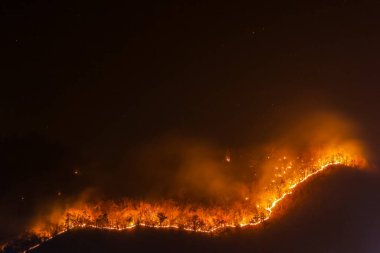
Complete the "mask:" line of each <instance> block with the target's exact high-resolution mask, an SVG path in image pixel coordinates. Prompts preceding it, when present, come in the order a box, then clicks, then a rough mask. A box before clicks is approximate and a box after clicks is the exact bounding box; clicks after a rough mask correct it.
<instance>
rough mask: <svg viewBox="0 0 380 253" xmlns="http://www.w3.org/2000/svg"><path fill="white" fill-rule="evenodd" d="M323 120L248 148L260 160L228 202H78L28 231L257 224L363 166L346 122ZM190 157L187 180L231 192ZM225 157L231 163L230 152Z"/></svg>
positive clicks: (48, 234)
mask: <svg viewBox="0 0 380 253" xmlns="http://www.w3.org/2000/svg"><path fill="white" fill-rule="evenodd" d="M324 118H326V117H324ZM323 122H324V121H323ZM327 122H328V123H325V124H318V123H316V122H314V121H313V122H312V123H313V124H301V125H302V127H300V129H297V130H296V131H294V133H292V132H291V133H290V134H288V135H287V136H286V137H283V138H280V141H277V142H274V143H271V144H270V145H268V146H265V147H264V148H262V150H259V151H258V152H256V151H255V152H253V153H255V155H256V156H258V157H259V158H258V159H256V160H255V159H253V160H252V161H250V162H251V164H249V165H248V166H247V168H249V169H250V170H251V171H243V172H247V173H249V174H250V175H251V178H248V176H247V178H248V179H249V180H252V181H251V182H245V183H241V184H239V185H237V187H235V188H236V189H238V190H237V191H238V192H239V193H238V194H236V196H235V197H234V198H231V200H229V201H225V202H223V201H222V202H220V203H218V202H217V203H216V204H214V203H213V204H211V205H206V204H196V203H194V202H190V203H189V202H188V200H187V201H173V200H161V201H145V200H140V201H138V200H130V199H123V200H119V201H116V202H115V201H88V200H78V201H76V202H74V203H70V204H67V205H66V206H65V207H64V208H62V207H61V208H57V209H55V210H53V211H52V212H50V213H45V214H43V215H42V217H40V218H39V219H37V220H35V222H34V224H32V226H30V229H29V232H30V233H31V234H33V235H36V236H37V237H39V238H40V239H41V241H45V240H49V239H51V238H53V237H55V236H56V235H58V234H61V233H64V232H65V231H68V230H71V229H76V228H98V229H107V230H129V229H133V228H135V227H151V228H160V229H180V230H185V231H194V232H203V233H215V232H219V231H222V230H223V229H226V228H236V227H247V226H252V227H253V226H259V225H260V224H262V223H263V222H265V221H267V220H269V219H270V218H271V217H272V216H274V214H275V210H276V207H277V206H278V205H279V203H281V202H282V201H283V200H284V199H286V197H287V196H289V195H291V194H293V192H294V190H295V189H296V188H297V187H299V186H300V185H301V184H303V183H304V182H305V181H307V180H309V179H310V178H312V177H314V176H316V175H318V174H320V173H322V172H324V171H326V170H329V169H333V168H334V167H336V166H344V167H352V168H365V167H366V166H367V162H366V160H365V158H364V153H365V152H364V150H363V146H362V145H361V143H360V142H358V141H356V139H352V138H350V137H349V136H351V130H347V129H348V126H347V124H344V123H342V122H341V121H340V120H336V119H330V118H328V120H327ZM307 123H309V122H307ZM305 129H306V130H305ZM321 129H322V130H321ZM289 143H290V144H289ZM273 147H280V148H273ZM195 150H198V151H199V150H200V151H202V152H190V153H191V154H193V153H194V154H201V153H205V152H204V149H195ZM191 151H193V150H192V149H191ZM191 158H193V157H191ZM219 159H220V156H219ZM190 160H192V161H196V162H195V165H194V166H190V167H191V168H193V167H195V169H194V170H189V171H188V170H186V173H184V174H183V175H184V176H183V177H184V178H186V180H189V179H190V182H191V183H193V181H194V182H196V183H199V181H201V182H202V183H203V184H207V185H205V186H204V187H209V186H210V185H211V183H210V179H211V178H213V177H214V178H218V179H219V180H215V181H214V185H213V187H214V188H212V189H213V191H212V193H218V194H220V195H222V194H221V191H225V190H226V189H234V190H235V188H233V187H230V186H231V185H232V183H231V185H229V184H228V182H230V181H228V180H222V179H224V177H223V175H222V174H218V173H216V171H217V170H216V168H215V163H213V162H209V161H206V162H205V161H203V160H202V159H190ZM220 160H222V159H220ZM224 160H225V161H226V162H231V154H230V151H229V150H227V152H226V155H225V158H224ZM229 167H230V166H229ZM186 168H187V167H186ZM206 170H208V174H207V173H205V171H206ZM229 171H232V170H229ZM235 172H236V171H235V170H233V173H235ZM200 174H202V175H206V176H204V177H205V178H200V176H201V175H200ZM199 179H202V180H199ZM246 181H248V180H246ZM185 182H188V181H185ZM215 182H217V183H215ZM231 182H232V181H231ZM202 186H203V185H202ZM233 186H235V184H234V185H233ZM197 187H198V185H197ZM214 189H215V190H214ZM185 202H186V203H185Z"/></svg>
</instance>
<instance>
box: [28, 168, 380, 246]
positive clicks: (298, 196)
mask: <svg viewBox="0 0 380 253" xmlns="http://www.w3.org/2000/svg"><path fill="white" fill-rule="evenodd" d="M379 182H380V181H379V177H378V176H376V175H375V174H373V173H368V172H363V171H355V170H352V169H346V168H344V169H342V168H336V169H335V168H334V169H333V170H330V171H327V172H324V173H323V174H322V175H319V176H318V177H316V178H314V179H312V180H310V181H309V182H307V183H305V184H304V185H302V186H301V187H300V188H299V189H297V191H296V192H295V193H294V194H293V195H291V196H290V197H289V198H287V199H286V200H284V202H283V203H282V204H281V205H280V206H279V208H278V209H277V210H276V215H275V216H274V217H273V219H271V220H270V221H269V222H267V223H266V224H264V225H263V226H262V227H258V228H247V229H235V230H230V231H226V232H223V233H222V234H219V235H207V234H206V235H205V234H198V233H189V232H178V231H162V230H159V231H158V230H154V229H136V230H135V231H127V232H109V231H100V230H88V229H87V230H75V231H70V232H68V233H65V234H63V235H60V236H58V237H56V238H54V239H53V240H51V241H49V242H47V243H45V244H43V245H42V246H41V247H38V248H36V249H34V250H32V251H31V252H33V253H40V252H41V253H43V252H115V253H116V252H151V251H152V250H155V251H158V252H232V251H234V252H368V253H372V252H379V251H380V242H379V241H378V240H377V235H378V234H379V232H380V218H379V215H378V214H379V213H380V184H379ZM371 196H372V197H371ZM373 196H376V198H373Z"/></svg>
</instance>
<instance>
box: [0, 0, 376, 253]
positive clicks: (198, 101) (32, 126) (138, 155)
mask: <svg viewBox="0 0 380 253" xmlns="http://www.w3.org/2000/svg"><path fill="white" fill-rule="evenodd" d="M379 13H380V2H379V1H375V0H372V1H371V0H368V1H366V0H365V1H350V0H334V1H331V0H330V1H327V0H326V1H246V2H240V1H225V2H224V1H165V2H163V1H136V2H135V1H133V2H132V1H89V0H82V1H74V0H67V1H47V0H35V1H31V0H21V1H14V0H2V1H1V2H0V31H1V40H0V50H1V51H0V52H1V54H0V63H1V68H0V71H1V75H0V85H1V86H0V87H1V90H0V119H1V121H0V170H1V179H2V180H1V184H0V241H2V240H5V239H7V238H10V237H12V236H15V235H17V234H19V233H20V231H22V230H23V229H24V228H25V227H26V226H27V225H26V224H27V223H28V220H29V219H30V217H32V216H33V215H34V214H35V213H36V212H37V210H40V209H41V206H44V205H47V203H49V202H51V201H55V200H56V199H57V198H60V197H62V198H69V197H71V196H76V195H78V194H80V193H81V192H83V191H84V190H86V189H97V190H98V191H99V192H101V194H102V195H104V196H105V197H110V196H112V197H124V196H128V197H132V198H134V197H136V198H140V197H147V196H151V193H152V192H155V193H156V195H160V194H162V196H166V195H167V192H168V191H170V189H171V188H170V181H171V178H170V176H167V175H168V174H170V173H171V172H170V169H166V170H164V169H162V170H161V168H162V167H164V165H165V164H166V162H167V161H164V162H163V163H164V165H161V166H157V168H152V167H154V166H153V165H152V164H154V162H147V163H145V162H144V161H145V160H149V161H151V160H152V161H155V160H154V159H158V158H157V155H155V152H156V150H158V151H160V150H161V149H162V148H163V147H162V145H161V143H162V142H163V141H162V140H166V139H172V138H174V137H173V136H175V138H179V139H181V140H182V139H185V140H201V141H202V142H207V143H212V145H214V146H216V147H217V150H218V152H219V151H220V153H221V159H223V156H224V152H225V150H227V149H230V150H232V151H233V152H235V151H236V153H239V152H238V151H239V150H240V149H244V148H245V147H248V146H250V145H253V144H258V143H264V142H265V141H266V140H268V139H269V138H271V136H272V133H275V132H278V131H281V128H282V127H283V125H289V124H290V123H289V122H292V121H293V120H294V119H296V118H302V117H303V116H306V115H309V114H311V113H312V112H314V111H333V112H336V113H338V114H340V115H344V116H345V117H346V118H349V119H350V120H351V121H353V122H354V123H355V124H356V125H357V126H358V129H360V130H359V131H358V132H359V133H360V134H359V135H360V138H361V139H362V140H363V141H364V142H365V143H366V145H367V148H368V154H367V156H368V160H369V162H370V165H371V167H373V168H374V169H375V170H377V165H376V164H378V162H380V160H379V159H378V157H377V153H378V151H380V136H379V135H378V129H379V128H380V118H379V109H380V99H379V97H380V86H379V85H380V74H379V73H380V71H379V66H380V16H379ZM142 154H144V155H142ZM233 154H234V153H233ZM158 160H159V159H158ZM142 161H143V162H142ZM171 165H172V164H171ZM168 167H170V166H168ZM362 177H363V176H362ZM374 177H375V176H374ZM371 180H373V179H371ZM360 182H362V184H363V185H365V184H366V179H365V177H364V179H363V178H361V181H360ZM371 182H372V181H371ZM379 182H380V181H379ZM372 184H373V185H376V183H373V182H372ZM342 187H344V186H342ZM346 187H347V186H346ZM376 189H377V190H368V191H363V192H365V193H366V194H367V193H370V194H371V193H372V194H373V196H371V197H373V198H378V194H379V193H380V191H379V190H378V188H376ZM160 196H161V195H160ZM155 197H156V196H155ZM378 205H379V204H377V206H376V208H377V209H376V210H378V208H379V207H378ZM369 206H371V205H370V204H369V205H368V208H370V207H369ZM330 211H331V210H330ZM337 212H338V211H337ZM377 219H378V217H377ZM10 221H12V222H10ZM360 229H362V230H363V234H366V235H367V234H368V233H370V232H368V231H365V227H360ZM317 230H318V229H317ZM333 231H335V230H333ZM231 240H232V239H231ZM233 240H236V238H235V239H233ZM244 240H247V239H246V238H245V239H244ZM358 240H359V239H358ZM258 245H259V244H258ZM258 247H259V246H258ZM376 247H377V250H379V249H380V247H378V245H377V246H376ZM372 249H373V247H372V248H371V250H372ZM259 252H260V251H259ZM289 252H290V251H289ZM326 252H327V251H326ZM331 252H340V251H339V250H337V251H331ZM363 252H377V251H370V250H368V251H363Z"/></svg>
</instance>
